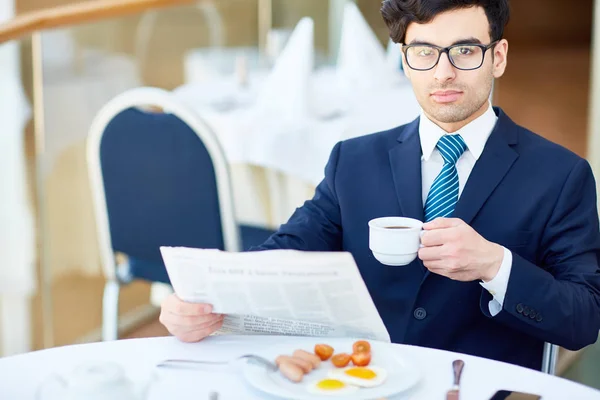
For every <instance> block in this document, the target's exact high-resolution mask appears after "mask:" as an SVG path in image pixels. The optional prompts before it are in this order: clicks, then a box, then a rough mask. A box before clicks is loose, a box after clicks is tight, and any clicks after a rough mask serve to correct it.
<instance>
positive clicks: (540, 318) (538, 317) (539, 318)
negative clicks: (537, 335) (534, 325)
mask: <svg viewBox="0 0 600 400" xmlns="http://www.w3.org/2000/svg"><path fill="white" fill-rule="evenodd" d="M542 319H543V318H542V314H538V315H537V317H535V320H536V321H537V322H542Z"/></svg>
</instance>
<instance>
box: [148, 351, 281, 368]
mask: <svg viewBox="0 0 600 400" xmlns="http://www.w3.org/2000/svg"><path fill="white" fill-rule="evenodd" d="M243 359H246V360H248V362H250V363H253V364H256V365H262V366H264V367H266V368H267V369H268V370H270V371H273V372H274V371H277V370H278V369H279V368H278V367H277V365H275V364H274V363H273V362H271V361H269V360H267V359H266V358H263V357H260V356H257V355H255V354H244V355H243V356H239V357H237V358H235V359H233V360H229V361H205V360H182V359H168V360H163V361H161V362H159V363H158V364H156V366H157V367H159V368H162V367H178V366H179V367H184V368H185V367H192V368H193V366H197V365H227V364H231V363H233V362H234V361H239V360H243Z"/></svg>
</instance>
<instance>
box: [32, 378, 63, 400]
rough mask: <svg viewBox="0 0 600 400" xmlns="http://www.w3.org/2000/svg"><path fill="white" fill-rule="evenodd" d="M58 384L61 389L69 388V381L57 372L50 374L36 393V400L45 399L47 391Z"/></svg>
mask: <svg viewBox="0 0 600 400" xmlns="http://www.w3.org/2000/svg"><path fill="white" fill-rule="evenodd" d="M56 383H58V386H59V387H60V388H61V389H66V388H67V381H66V380H65V379H64V378H63V377H62V376H60V375H58V374H57V373H56V372H53V373H52V374H50V375H49V376H48V377H47V378H46V379H45V380H44V381H42V383H40V384H39V385H38V387H37V389H36V391H35V399H36V400H42V399H43V398H44V392H45V390H46V389H47V388H48V387H49V386H50V385H51V384H56Z"/></svg>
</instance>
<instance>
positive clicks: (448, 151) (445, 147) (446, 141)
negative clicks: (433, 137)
mask: <svg viewBox="0 0 600 400" xmlns="http://www.w3.org/2000/svg"><path fill="white" fill-rule="evenodd" d="M437 148H438V150H439V151H440V153H441V154H442V158H443V159H444V162H445V163H446V164H456V162H457V161H458V159H459V158H460V156H461V155H462V153H464V152H465V150H466V149H467V145H466V144H465V141H464V139H463V138H462V137H461V136H460V135H444V136H442V137H441V138H440V140H439V141H438V143H437Z"/></svg>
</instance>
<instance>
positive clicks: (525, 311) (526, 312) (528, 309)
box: [523, 306, 531, 317]
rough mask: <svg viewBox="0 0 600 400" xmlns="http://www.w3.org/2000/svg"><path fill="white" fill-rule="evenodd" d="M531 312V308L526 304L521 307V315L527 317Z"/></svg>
mask: <svg viewBox="0 0 600 400" xmlns="http://www.w3.org/2000/svg"><path fill="white" fill-rule="evenodd" d="M530 312H531V309H530V308H529V307H527V306H525V307H523V315H524V316H526V317H528V316H529V313H530Z"/></svg>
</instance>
